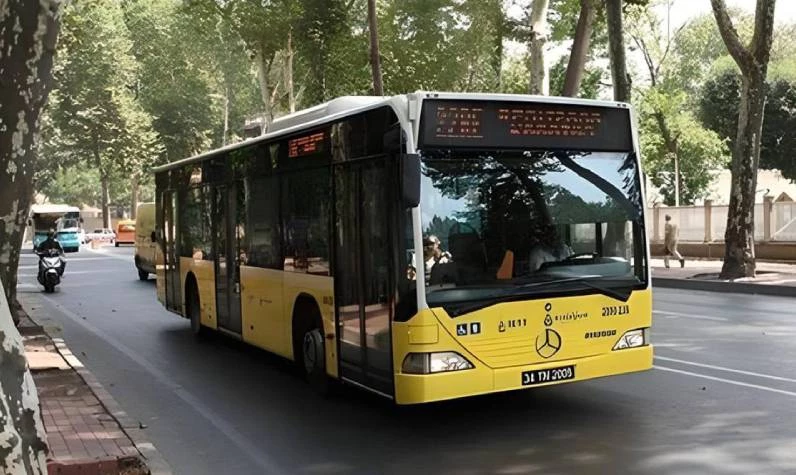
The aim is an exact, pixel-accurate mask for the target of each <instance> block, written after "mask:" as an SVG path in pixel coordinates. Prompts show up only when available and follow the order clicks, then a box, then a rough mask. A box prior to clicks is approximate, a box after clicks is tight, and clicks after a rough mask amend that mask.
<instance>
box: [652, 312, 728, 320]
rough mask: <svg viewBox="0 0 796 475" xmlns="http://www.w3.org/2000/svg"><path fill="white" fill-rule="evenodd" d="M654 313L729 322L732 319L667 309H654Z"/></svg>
mask: <svg viewBox="0 0 796 475" xmlns="http://www.w3.org/2000/svg"><path fill="white" fill-rule="evenodd" d="M652 313H657V314H658V315H663V316H666V317H673V318H681V317H682V318H696V319H698V320H713V321H716V322H728V321H730V320H729V319H728V318H724V317H709V316H707V315H693V314H690V313H679V312H667V311H665V310H653V311H652Z"/></svg>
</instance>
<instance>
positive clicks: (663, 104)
mask: <svg viewBox="0 0 796 475" xmlns="http://www.w3.org/2000/svg"><path fill="white" fill-rule="evenodd" d="M686 100H687V97H686V96H685V94H684V93H679V94H674V95H670V94H667V93H662V92H660V91H656V90H650V91H648V92H647V94H646V96H645V98H644V103H643V104H642V105H641V123H640V126H641V134H640V137H641V150H642V156H643V158H644V168H645V172H646V174H647V175H648V176H649V178H650V181H651V182H652V184H653V185H654V186H656V187H657V188H659V190H660V193H661V194H662V195H663V201H664V203H665V204H667V205H674V203H675V195H674V191H675V185H674V178H675V177H674V169H675V168H674V160H675V153H674V152H672V151H671V148H670V147H669V145H668V144H667V143H666V141H665V140H664V137H663V135H662V134H661V130H660V124H659V122H658V120H659V118H658V116H657V115H656V114H662V115H663V116H664V117H665V118H666V123H667V127H668V130H669V133H670V134H671V136H672V138H673V140H674V141H675V143H676V157H677V158H678V159H679V168H680V204H684V205H689V204H693V203H694V201H695V200H697V199H700V198H704V197H705V196H706V192H707V188H708V185H710V183H711V181H712V179H713V175H714V173H715V172H716V170H720V169H722V168H724V167H726V166H727V164H728V163H729V161H730V151H729V149H728V148H727V145H726V143H725V141H724V140H723V139H722V138H721V137H720V136H719V135H718V134H716V133H715V132H714V131H712V130H707V129H706V128H704V127H702V126H701V124H700V123H699V121H698V120H697V119H696V118H695V117H694V116H693V115H692V114H691V113H690V112H687V111H686V110H685V107H684V106H685V103H686Z"/></svg>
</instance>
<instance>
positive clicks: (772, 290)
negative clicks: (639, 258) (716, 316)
mask: <svg viewBox="0 0 796 475" xmlns="http://www.w3.org/2000/svg"><path fill="white" fill-rule="evenodd" d="M652 285H653V286H656V287H662V288H667V289H682V290H703V291H707V292H728V293H736V294H757V295H770V296H776V297H796V287H793V286H787V285H767V284H752V283H749V282H729V281H711V280H694V279H676V278H671V277H653V278H652Z"/></svg>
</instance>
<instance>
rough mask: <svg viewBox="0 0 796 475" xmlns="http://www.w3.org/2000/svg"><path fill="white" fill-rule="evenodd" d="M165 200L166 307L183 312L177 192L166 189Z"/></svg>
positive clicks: (163, 196)
mask: <svg viewBox="0 0 796 475" xmlns="http://www.w3.org/2000/svg"><path fill="white" fill-rule="evenodd" d="M162 200H163V252H164V256H163V257H164V261H165V275H166V308H168V309H170V310H174V311H176V312H180V313H182V310H183V308H182V283H181V282H180V261H179V257H178V256H177V242H176V237H177V221H176V219H175V217H176V215H177V193H176V192H174V191H166V192H164V193H163V194H162Z"/></svg>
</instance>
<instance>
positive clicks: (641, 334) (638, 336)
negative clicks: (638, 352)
mask: <svg viewBox="0 0 796 475" xmlns="http://www.w3.org/2000/svg"><path fill="white" fill-rule="evenodd" d="M648 344H649V328H639V329H638V330H630V331H627V332H625V334H624V335H622V337H621V338H620V339H619V341H617V342H616V344H615V345H614V350H624V349H625V348H636V347H639V346H644V345H648Z"/></svg>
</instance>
